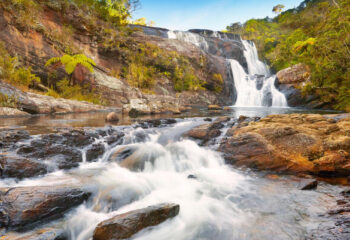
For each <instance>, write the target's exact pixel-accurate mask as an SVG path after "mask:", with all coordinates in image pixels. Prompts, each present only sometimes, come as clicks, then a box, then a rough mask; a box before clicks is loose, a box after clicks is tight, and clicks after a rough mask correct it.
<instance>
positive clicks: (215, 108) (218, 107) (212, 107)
mask: <svg viewBox="0 0 350 240" xmlns="http://www.w3.org/2000/svg"><path fill="white" fill-rule="evenodd" d="M208 110H222V107H220V106H219V105H209V106H208Z"/></svg>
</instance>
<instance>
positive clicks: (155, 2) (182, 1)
mask: <svg viewBox="0 0 350 240" xmlns="http://www.w3.org/2000/svg"><path fill="white" fill-rule="evenodd" d="M140 2H141V7H140V9H138V10H137V11H136V12H135V13H134V19H137V18H141V17H146V19H147V21H150V20H152V21H154V22H155V23H156V25H155V26H156V27H163V28H168V29H171V30H188V29H193V28H201V29H211V30H217V31H220V30H224V29H225V28H226V26H227V25H229V24H231V23H234V22H242V23H243V22H245V21H246V20H248V19H251V18H264V17H266V16H270V17H273V16H274V15H275V14H274V13H273V12H272V8H273V6H275V5H277V4H283V5H285V6H286V8H285V9H289V8H293V7H297V6H299V4H300V3H301V2H302V0H170V1H169V0H140Z"/></svg>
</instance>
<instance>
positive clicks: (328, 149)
mask: <svg viewBox="0 0 350 240" xmlns="http://www.w3.org/2000/svg"><path fill="white" fill-rule="evenodd" d="M349 133H350V117H347V118H343V119H340V120H336V119H333V118H329V117H328V118H327V117H324V116H321V115H317V114H315V115H312V114H310V115H304V114H291V115H272V116H269V117H266V118H263V119H261V120H260V121H259V122H251V123H249V125H248V126H244V125H243V126H235V127H233V128H232V129H230V130H229V131H228V132H227V136H226V138H224V139H223V141H222V143H221V146H220V151H222V152H224V157H225V159H226V161H227V162H228V163H230V164H234V165H237V166H246V167H250V168H254V169H259V170H274V171H278V172H291V173H310V174H314V175H319V176H348V175H349V174H350V154H349V152H350V136H349Z"/></svg>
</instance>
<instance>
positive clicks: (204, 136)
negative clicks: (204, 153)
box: [185, 117, 230, 143]
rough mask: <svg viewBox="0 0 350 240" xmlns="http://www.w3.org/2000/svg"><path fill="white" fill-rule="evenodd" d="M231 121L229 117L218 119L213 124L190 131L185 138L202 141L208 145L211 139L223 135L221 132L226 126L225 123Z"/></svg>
mask: <svg viewBox="0 0 350 240" xmlns="http://www.w3.org/2000/svg"><path fill="white" fill-rule="evenodd" d="M229 120H230V118H229V117H220V118H217V119H216V120H215V121H214V122H213V123H210V124H204V125H201V126H198V127H195V128H193V129H191V130H190V131H188V132H187V133H186V134H185V136H187V137H191V138H194V139H199V140H202V143H206V142H208V141H209V140H211V139H214V138H216V137H218V136H220V135H221V130H220V129H222V128H223V127H224V126H225V125H224V123H226V122H228V121H229Z"/></svg>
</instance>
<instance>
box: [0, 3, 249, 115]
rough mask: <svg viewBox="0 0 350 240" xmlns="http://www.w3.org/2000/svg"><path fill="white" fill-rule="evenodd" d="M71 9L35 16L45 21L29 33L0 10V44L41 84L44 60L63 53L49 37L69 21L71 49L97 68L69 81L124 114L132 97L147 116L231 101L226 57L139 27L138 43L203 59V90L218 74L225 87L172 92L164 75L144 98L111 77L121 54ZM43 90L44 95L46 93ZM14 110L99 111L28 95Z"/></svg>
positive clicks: (199, 70)
mask: <svg viewBox="0 0 350 240" xmlns="http://www.w3.org/2000/svg"><path fill="white" fill-rule="evenodd" d="M75 8H76V7H74V6H72V7H71V8H69V9H66V11H67V13H66V14H62V13H61V12H60V11H57V10H55V9H54V8H45V14H44V15H43V16H40V17H41V18H42V19H45V21H42V22H41V23H40V25H41V27H42V29H43V30H42V31H35V30H33V31H28V32H25V33H23V32H24V31H23V29H21V28H19V27H18V26H17V25H16V24H12V22H13V21H15V19H16V18H17V16H16V15H15V14H11V12H9V11H6V10H5V9H3V8H1V9H0V13H1V14H0V30H1V31H0V40H1V41H3V42H4V43H5V45H6V49H7V50H8V51H9V52H10V53H11V54H12V55H18V56H20V57H21V60H22V61H23V63H25V64H26V65H28V66H31V67H32V70H33V72H34V73H35V74H37V75H38V76H39V77H40V78H41V79H42V80H43V82H45V84H46V83H49V81H50V80H49V78H48V75H49V73H48V69H47V68H46V67H45V63H46V61H47V60H48V59H50V58H52V57H60V56H62V55H63V54H64V51H63V50H64V45H62V43H61V42H56V40H52V39H51V33H54V32H57V31H58V32H64V31H63V30H62V27H63V26H64V23H70V24H71V26H73V27H74V28H75V29H76V31H74V34H73V35H74V36H73V37H72V38H71V39H70V40H69V41H70V45H71V47H72V48H78V49H79V51H80V52H82V53H84V54H85V55H86V56H88V57H90V58H92V59H94V61H95V62H96V64H97V66H96V68H95V71H94V73H93V74H86V76H85V74H83V73H82V72H81V71H78V70H79V69H78V70H77V71H76V72H75V74H74V75H73V80H77V81H79V82H87V83H91V85H92V86H93V87H95V88H96V91H97V92H98V93H99V94H101V96H102V97H104V98H105V99H107V100H108V102H109V104H110V105H111V106H113V107H117V108H122V107H123V106H124V108H125V109H128V110H127V111H130V110H131V109H132V108H133V107H130V106H132V105H135V104H134V101H135V100H136V99H137V101H141V102H142V105H147V108H146V111H143V109H142V108H140V109H138V108H135V109H136V110H138V111H139V112H144V113H147V114H149V113H158V112H175V113H178V112H179V107H180V106H181V105H184V104H197V103H198V102H199V103H200V104H203V105H204V104H205V105H206V104H220V103H224V102H227V101H228V100H229V99H230V98H231V93H232V92H231V91H226V85H227V84H228V85H229V86H231V87H232V83H231V82H232V81H231V79H232V78H230V69H229V67H228V65H227V63H226V61H225V59H224V58H223V57H218V56H217V55H212V54H209V53H206V52H203V51H202V50H201V49H199V48H198V47H196V46H194V45H192V44H189V43H184V42H180V41H177V40H174V39H166V38H165V35H164V34H165V33H166V32H167V30H165V32H164V29H158V28H146V27H142V28H143V32H142V31H136V32H134V33H133V36H132V37H133V38H134V39H135V41H138V42H140V43H151V44H154V45H157V46H158V47H160V48H162V49H164V50H166V51H177V52H179V53H180V54H181V55H183V56H185V57H189V58H191V59H195V60H196V62H200V60H201V59H203V57H204V58H205V59H206V65H207V66H206V67H205V68H203V67H200V66H196V67H195V71H196V72H195V74H196V76H198V77H199V78H200V79H201V80H202V81H203V82H206V83H208V86H211V85H213V86H214V83H215V81H214V79H212V74H213V73H219V74H221V75H222V77H223V80H224V83H225V87H224V90H223V94H218V93H215V92H214V91H213V89H212V91H206V90H205V91H204V90H203V91H197V92H189V93H188V92H182V93H177V92H176V91H174V84H173V82H172V81H170V80H169V79H167V78H165V77H164V79H163V77H162V78H159V79H157V82H158V83H157V85H156V86H155V88H154V89H152V90H154V94H145V93H143V92H141V91H140V90H139V89H137V88H134V87H132V86H130V85H129V84H128V83H127V81H124V80H122V79H118V78H116V77H112V76H111V75H112V74H111V72H113V71H114V70H115V69H119V68H121V67H122V66H121V61H120V56H117V55H118V54H115V52H113V50H112V49H108V48H106V47H104V46H103V45H104V44H102V43H101V42H102V41H101V36H102V35H103V34H101V33H100V31H99V30H97V29H95V30H93V31H91V29H89V30H88V28H86V26H85V24H87V23H86V22H85V21H83V20H82V19H81V17H80V16H79V14H77V12H79V11H78V9H75ZM80 20H81V21H80ZM87 25H89V24H87ZM82 26H83V27H82ZM134 27H135V26H134ZM137 28H139V27H137ZM89 31H91V32H89ZM48 35H49V36H50V37H49V36H48ZM166 35H167V34H166ZM97 39H98V40H97ZM219 42H220V44H219V45H220V46H219V47H225V46H226V47H229V46H230V45H229V44H226V45H225V44H224V41H219ZM231 45H232V44H231ZM232 51H240V52H242V50H241V49H240V48H237V47H233V48H232ZM242 56H243V55H242ZM57 75H58V77H59V78H60V79H62V78H63V77H67V75H66V74H65V72H64V71H63V70H62V69H59V70H58V71H57ZM226 83H227V84H226ZM0 89H2V87H0ZM207 89H210V88H207ZM41 90H42V89H41ZM43 90H44V91H46V89H43ZM0 92H1V91H0ZM186 96H187V97H186ZM188 96H191V97H188ZM203 101H204V102H205V103H203ZM19 107H20V108H21V109H23V110H24V111H25V112H29V113H56V112H57V113H67V112H85V111H91V110H96V109H97V110H98V109H101V107H100V106H96V105H90V104H87V103H82V105H80V104H78V103H77V102H75V101H64V100H58V99H54V98H49V97H46V96H44V97H42V96H41V95H36V94H28V96H27V95H26V94H24V95H23V96H22V95H21V97H20V106H19Z"/></svg>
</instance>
